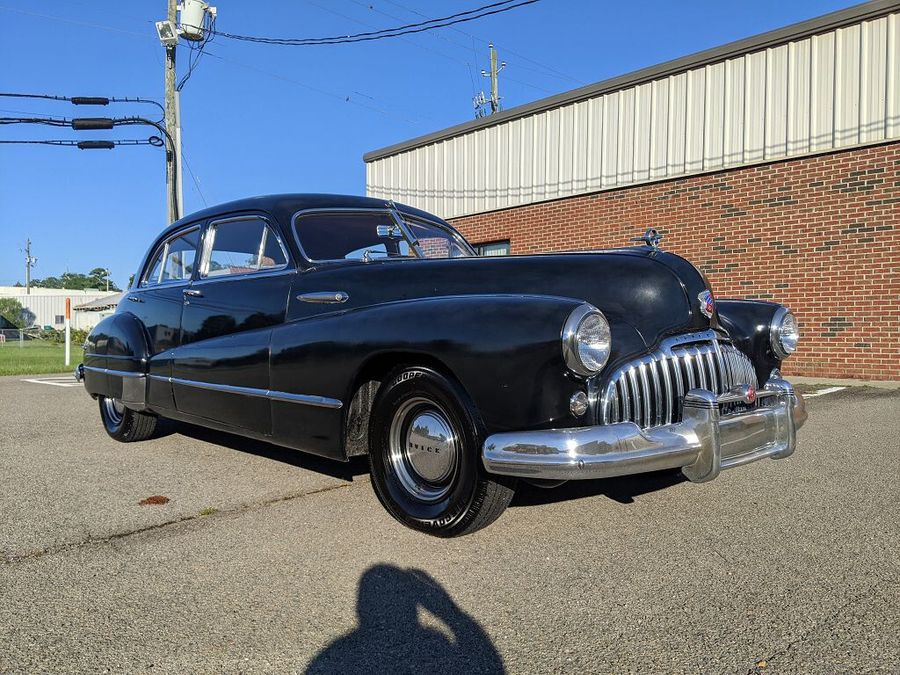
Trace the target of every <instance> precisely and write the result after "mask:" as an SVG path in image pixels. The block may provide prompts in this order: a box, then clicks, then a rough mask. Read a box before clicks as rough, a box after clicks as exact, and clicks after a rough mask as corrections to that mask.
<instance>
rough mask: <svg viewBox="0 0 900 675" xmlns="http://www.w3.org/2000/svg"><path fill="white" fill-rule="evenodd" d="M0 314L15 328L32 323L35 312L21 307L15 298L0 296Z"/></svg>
mask: <svg viewBox="0 0 900 675" xmlns="http://www.w3.org/2000/svg"><path fill="white" fill-rule="evenodd" d="M0 316H2V317H3V318H4V319H6V320H7V321H9V322H10V323H11V324H12V325H13V326H15V327H16V328H25V327H26V326H30V325H31V324H32V323H34V320H35V318H36V316H35V313H34V312H32V311H31V310H29V309H25V308H24V307H22V303H21V302H19V301H18V300H16V299H15V298H0Z"/></svg>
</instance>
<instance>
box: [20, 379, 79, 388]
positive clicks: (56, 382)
mask: <svg viewBox="0 0 900 675" xmlns="http://www.w3.org/2000/svg"><path fill="white" fill-rule="evenodd" d="M22 382H30V383H31V384H48V385H50V386H51V387H80V386H81V383H80V382H76V381H75V378H74V377H68V376H67V377H59V376H57V377H42V378H29V379H27V380H22Z"/></svg>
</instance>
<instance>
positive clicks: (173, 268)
mask: <svg viewBox="0 0 900 675" xmlns="http://www.w3.org/2000/svg"><path fill="white" fill-rule="evenodd" d="M199 243H200V228H199V227H195V228H193V229H191V230H188V231H187V232H182V233H181V234H178V235H176V236H174V237H172V238H171V239H168V240H167V241H166V242H165V243H164V244H163V245H162V246H160V248H159V250H157V252H156V255H155V256H154V257H153V261H152V262H151V263H150V266H149V267H148V268H147V273H146V274H145V275H144V279H143V281H142V282H141V285H143V286H152V285H154V284H163V283H166V282H173V281H187V280H189V279H190V278H191V275H192V274H193V273H194V267H195V266H196V263H197V246H198V245H199Z"/></svg>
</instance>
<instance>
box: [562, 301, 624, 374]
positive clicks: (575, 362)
mask: <svg viewBox="0 0 900 675" xmlns="http://www.w3.org/2000/svg"><path fill="white" fill-rule="evenodd" d="M591 317H597V318H599V319H600V320H601V321H602V322H603V324H604V326H605V330H606V334H607V335H609V340H608V342H609V346H608V347H607V349H606V354H605V355H604V357H603V359H602V363H600V364H599V366H597V367H596V368H595V367H592V366H589V365H588V364H586V363H585V362H584V360H583V359H582V357H581V353H580V349H579V330H580V328H581V326H582V324H583V323H584V321H585V320H587V319H588V318H591ZM561 340H562V353H563V360H564V361H565V363H566V367H567V368H568V369H569V370H571V371H572V372H573V373H575V374H577V375H581V376H582V377H590V376H592V375H596V374H597V373H599V372H600V371H601V370H603V368H604V367H605V366H606V364H607V363H608V362H609V355H610V352H611V351H612V335H611V334H610V326H609V320H608V319H607V318H606V316H605V315H604V314H603V312H601V311H600V310H599V309H597V308H596V307H594V306H593V305H592V304H590V303H587V302H585V303H583V304H581V305H579V306H578V307H576V308H575V309H573V310H572V311H571V312H570V313H569V316H568V317H567V318H566V322H565V324H563V329H562V335H561ZM595 361H598V362H599V360H596V359H595Z"/></svg>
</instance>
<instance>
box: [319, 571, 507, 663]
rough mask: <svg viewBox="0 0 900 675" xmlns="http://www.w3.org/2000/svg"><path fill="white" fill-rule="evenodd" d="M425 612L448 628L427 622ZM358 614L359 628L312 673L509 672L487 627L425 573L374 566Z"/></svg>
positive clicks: (362, 584)
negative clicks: (506, 670) (460, 606)
mask: <svg viewBox="0 0 900 675" xmlns="http://www.w3.org/2000/svg"><path fill="white" fill-rule="evenodd" d="M421 610H424V612H425V616H427V615H431V617H433V618H431V619H430V620H428V624H443V626H442V627H441V628H438V627H436V626H435V627H433V626H432V625H425V624H423V622H422V621H421V620H420V611H421ZM356 611H357V614H358V617H359V626H358V627H357V628H356V629H355V630H353V631H352V632H350V633H348V634H347V635H344V636H342V637H340V638H338V639H337V640H335V641H334V642H332V643H331V644H330V645H329V646H328V647H326V648H325V649H324V650H322V651H321V652H319V654H317V655H316V657H315V658H314V659H313V661H312V663H311V664H310V665H309V668H308V669H307V671H306V672H307V673H316V674H318V673H421V672H451V673H502V672H505V671H504V668H503V660H502V659H501V658H500V654H498V653H497V650H496V649H495V648H494V645H493V644H492V643H491V640H490V638H489V637H488V636H487V634H486V633H485V632H484V629H483V628H482V627H481V626H480V625H479V624H478V622H477V621H475V619H473V618H472V617H471V616H469V615H468V614H466V613H465V612H464V611H463V610H462V609H460V608H459V607H458V606H457V605H456V603H455V602H453V599H452V598H451V597H450V596H449V595H448V594H447V592H446V591H445V590H444V589H443V588H442V587H441V585H440V584H438V583H437V582H436V581H435V580H434V579H432V578H431V577H430V576H429V575H428V574H426V573H425V572H422V571H420V570H403V569H400V568H399V567H395V566H393V565H376V566H374V567H371V568H369V569H368V570H366V572H365V573H364V574H363V575H362V577H361V578H360V580H359V594H358V599H357V605H356ZM435 619H436V620H437V621H435Z"/></svg>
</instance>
